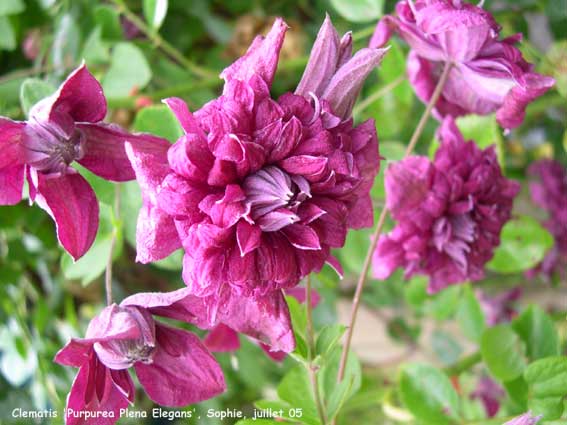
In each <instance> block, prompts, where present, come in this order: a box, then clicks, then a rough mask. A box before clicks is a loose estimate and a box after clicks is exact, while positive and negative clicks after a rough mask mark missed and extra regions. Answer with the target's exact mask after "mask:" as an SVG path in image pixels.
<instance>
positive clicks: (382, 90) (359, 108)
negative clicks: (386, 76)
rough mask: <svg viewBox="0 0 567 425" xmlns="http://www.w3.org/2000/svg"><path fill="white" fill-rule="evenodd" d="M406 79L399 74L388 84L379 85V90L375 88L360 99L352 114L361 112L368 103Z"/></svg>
mask: <svg viewBox="0 0 567 425" xmlns="http://www.w3.org/2000/svg"><path fill="white" fill-rule="evenodd" d="M405 80H406V76H405V75H400V76H399V77H398V78H396V79H395V80H394V81H392V82H390V83H389V84H386V85H385V86H384V87H381V88H380V89H379V90H377V91H376V92H374V93H372V94H371V95H370V96H368V97H367V98H365V99H364V100H362V101H360V102H359V103H358V104H357V105H356V106H355V107H354V109H353V111H352V114H353V115H357V114H359V113H361V112H362V111H364V110H365V109H366V108H368V107H369V106H370V105H372V104H373V103H374V102H376V101H377V100H378V99H380V98H381V97H382V96H384V95H386V94H387V93H389V92H390V91H392V90H394V89H395V88H396V87H398V86H399V85H400V84H402V83H403V82H404V81H405Z"/></svg>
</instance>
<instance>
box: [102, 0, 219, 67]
mask: <svg viewBox="0 0 567 425" xmlns="http://www.w3.org/2000/svg"><path fill="white" fill-rule="evenodd" d="M112 2H113V3H114V5H115V6H116V8H117V10H118V12H120V13H121V14H122V15H124V16H125V17H126V18H127V19H128V20H129V21H130V22H132V23H133V24H134V25H135V26H136V27H137V28H138V29H139V30H140V31H142V32H143V33H144V35H145V36H146V37H148V39H149V40H150V41H151V42H152V43H153V44H154V45H155V46H156V47H158V48H160V49H161V50H163V51H164V52H165V53H167V54H168V55H169V56H170V57H171V58H172V59H173V60H175V61H176V62H177V63H179V64H180V65H183V66H184V67H185V68H187V70H188V71H190V72H191V73H193V74H194V75H196V76H198V77H201V78H207V77H211V76H213V75H215V74H214V73H213V72H211V71H209V70H207V69H205V68H203V67H201V66H199V65H197V64H195V63H193V62H192V61H190V60H189V59H187V58H186V57H185V56H184V55H183V53H181V52H180V51H179V50H177V49H176V48H175V47H173V45H171V44H169V43H168V42H167V41H166V40H165V39H164V38H163V37H162V36H161V35H159V33H158V32H157V31H155V30H154V29H152V28H150V27H149V26H148V25H146V23H145V22H144V21H143V20H142V19H140V18H139V17H138V16H137V15H136V14H135V13H134V12H132V11H131V10H130V9H128V7H127V6H126V4H124V1H123V0H112Z"/></svg>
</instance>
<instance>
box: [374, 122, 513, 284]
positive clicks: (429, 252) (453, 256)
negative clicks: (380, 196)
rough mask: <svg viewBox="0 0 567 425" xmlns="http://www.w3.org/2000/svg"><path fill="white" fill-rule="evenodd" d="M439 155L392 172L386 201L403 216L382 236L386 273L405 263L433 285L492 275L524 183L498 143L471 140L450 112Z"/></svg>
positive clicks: (382, 273) (380, 260) (379, 259)
mask: <svg viewBox="0 0 567 425" xmlns="http://www.w3.org/2000/svg"><path fill="white" fill-rule="evenodd" d="M438 137H439V139H440V141H441V146H440V147H439V149H438V150H437V152H436V154H435V160H434V161H433V162H431V161H430V160H429V158H426V157H423V156H411V157H409V158H406V159H404V160H402V161H400V162H397V163H394V164H392V165H391V166H390V167H389V168H388V170H387V171H386V178H385V186H386V206H387V208H388V209H389V210H390V212H391V214H392V217H393V218H394V219H395V220H396V221H397V222H398V223H397V225H396V227H395V228H394V230H393V231H392V232H391V233H389V234H388V235H386V236H382V237H381V238H380V240H379V241H378V246H377V248H376V251H375V253H374V259H373V270H374V276H375V277H376V278H378V279H385V278H387V277H388V276H389V275H390V274H391V273H392V272H393V271H394V270H395V269H396V268H398V267H402V268H404V270H405V275H406V277H409V276H412V275H413V274H416V273H417V274H425V275H427V276H429V278H430V280H429V292H430V293H434V292H437V291H439V290H441V289H443V288H445V287H446V286H448V285H450V284H454V283H460V282H464V281H466V280H472V281H475V280H479V279H482V278H483V277H484V265H485V263H486V262H487V261H489V260H490V259H491V258H492V255H493V251H494V248H495V247H496V246H498V244H499V243H500V239H499V236H500V231H501V230H502V227H503V226H504V224H505V223H506V222H507V221H508V220H509V219H510V214H511V210H512V203H513V200H514V197H515V196H516V195H517V194H518V192H519V190H520V187H519V184H518V183H517V182H514V181H511V180H508V179H506V178H505V177H504V176H503V175H502V171H501V170H500V166H499V164H498V161H497V158H496V153H495V151H494V147H493V146H492V147H490V148H487V149H485V150H480V149H479V148H478V146H477V145H476V144H475V143H474V142H473V141H468V142H465V141H464V139H463V136H462V135H461V133H460V132H459V129H458V128H457V126H456V124H455V122H454V120H453V119H452V118H451V117H447V118H445V120H444V122H443V124H442V126H441V127H440V130H439V134H438Z"/></svg>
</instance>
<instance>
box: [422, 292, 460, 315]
mask: <svg viewBox="0 0 567 425" xmlns="http://www.w3.org/2000/svg"><path fill="white" fill-rule="evenodd" d="M460 295H461V286H460V285H452V286H449V287H447V288H445V289H443V290H442V291H440V292H438V293H436V294H434V295H432V296H431V297H430V298H429V300H428V301H429V302H428V303H427V306H426V311H427V313H429V314H430V315H431V316H432V317H433V318H434V319H435V320H438V321H443V320H447V319H449V318H450V317H452V316H453V315H454V314H455V312H456V310H457V306H458V305H459V299H460Z"/></svg>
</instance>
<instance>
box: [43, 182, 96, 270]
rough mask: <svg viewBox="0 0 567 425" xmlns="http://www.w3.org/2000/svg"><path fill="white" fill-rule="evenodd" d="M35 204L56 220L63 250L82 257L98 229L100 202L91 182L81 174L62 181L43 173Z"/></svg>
mask: <svg viewBox="0 0 567 425" xmlns="http://www.w3.org/2000/svg"><path fill="white" fill-rule="evenodd" d="M35 202H37V204H38V205H39V206H40V207H41V208H43V209H44V210H45V211H47V212H48V213H49V215H51V217H52V218H53V220H55V224H56V225H57V237H58V238H59V242H60V243H61V245H63V248H65V250H66V251H67V252H68V253H69V254H70V255H71V256H72V257H73V258H74V259H75V260H78V259H79V258H81V257H82V256H83V255H84V254H85V253H86V252H87V251H88V250H89V248H90V247H91V245H92V243H93V242H94V239H95V236H96V232H97V230H98V201H97V199H96V196H95V193H94V191H93V190H92V188H91V187H90V185H89V183H88V182H87V181H86V180H85V179H84V178H83V177H82V176H81V175H79V174H68V175H66V176H64V177H58V178H47V177H45V176H43V175H42V174H39V175H38V184H37V195H36V197H35Z"/></svg>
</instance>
